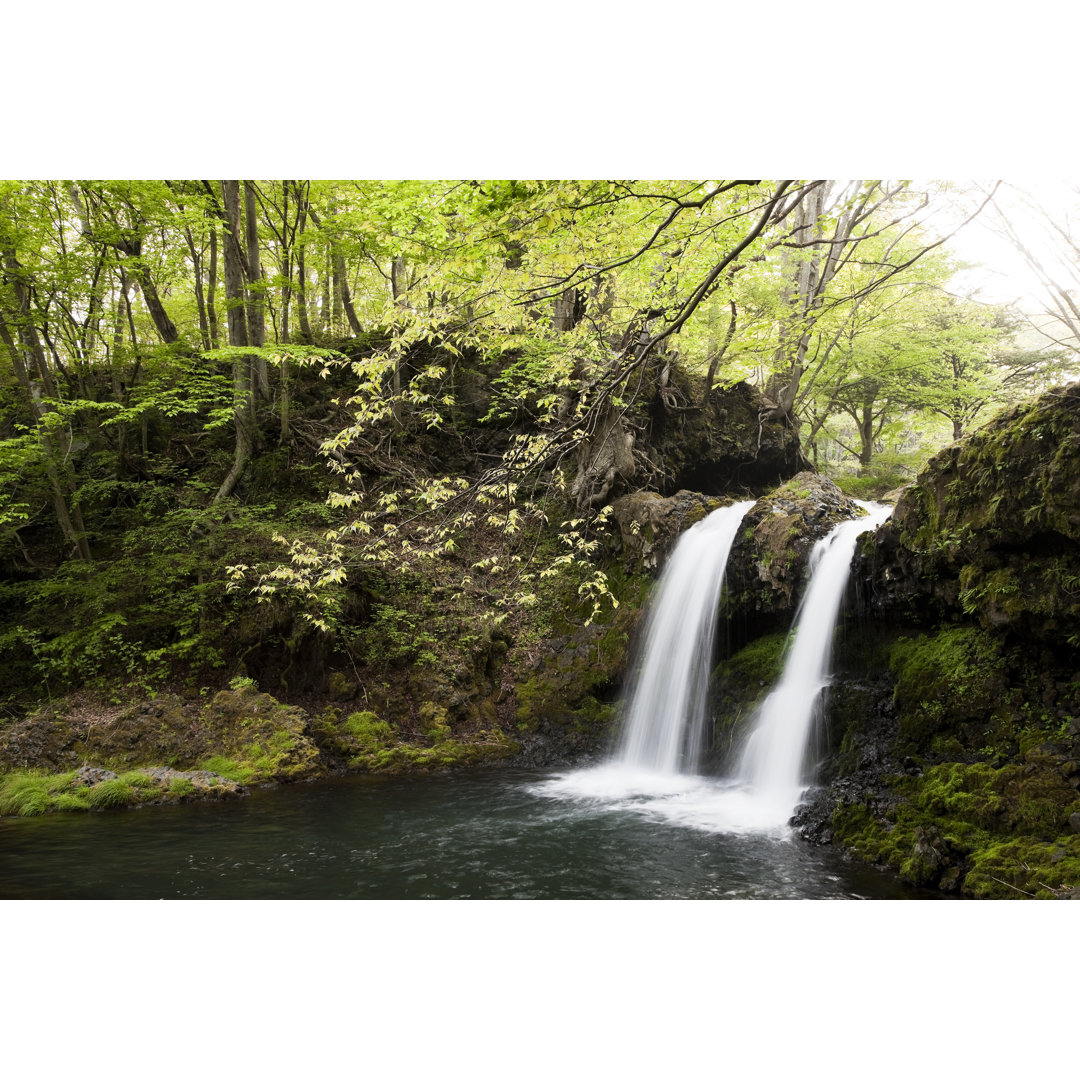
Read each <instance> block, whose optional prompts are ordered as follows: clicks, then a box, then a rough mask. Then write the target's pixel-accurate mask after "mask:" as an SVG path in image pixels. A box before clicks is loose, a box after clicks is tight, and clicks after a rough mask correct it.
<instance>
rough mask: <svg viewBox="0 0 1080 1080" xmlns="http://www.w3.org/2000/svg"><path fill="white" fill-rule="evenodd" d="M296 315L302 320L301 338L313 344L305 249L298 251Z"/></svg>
mask: <svg viewBox="0 0 1080 1080" xmlns="http://www.w3.org/2000/svg"><path fill="white" fill-rule="evenodd" d="M296 315H297V318H298V319H299V320H300V337H301V339H302V340H303V341H304V343H305V344H307V345H310V344H311V342H312V340H313V339H312V335H311V323H310V322H309V321H308V304H307V266H305V265H304V248H303V245H301V246H300V247H299V248H298V249H297V251H296Z"/></svg>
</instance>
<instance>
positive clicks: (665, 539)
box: [611, 491, 725, 571]
mask: <svg viewBox="0 0 1080 1080" xmlns="http://www.w3.org/2000/svg"><path fill="white" fill-rule="evenodd" d="M724 502H725V500H723V499H718V498H710V497H709V496H706V495H702V494H701V493H700V492H696V491H680V492H678V493H677V494H676V495H672V496H669V497H668V498H666V499H665V498H664V497H663V496H662V495H660V494H658V493H657V492H655V491H635V492H634V493H633V494H631V495H623V496H622V497H621V498H618V499H616V500H615V501H614V502H613V503H612V504H611V509H612V516H613V517H614V519H615V523H616V525H617V526H618V535H617V539H615V538H613V544H612V546H613V548H614V549H615V550H616V551H617V552H618V553H620V554H621V555H622V557H623V559H624V561H625V563H626V565H627V566H628V567H629V568H630V569H631V570H645V571H655V570H657V569H658V568H659V567H660V566H662V565H663V563H664V562H665V561H666V560H667V557H668V555H670V554H671V549H672V548H673V547H674V546H675V544H676V542H677V541H678V539H679V537H680V536H681V535H682V534H683V533H684V532H685V531H686V530H687V529H689V528H690V526H691V525H694V524H695V523H696V522H698V521H701V520H702V518H704V517H705V516H706V515H707V514H709V513H711V512H712V511H713V510H716V509H717V508H719V507H720V506H723V505H724Z"/></svg>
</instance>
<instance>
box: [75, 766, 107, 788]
mask: <svg viewBox="0 0 1080 1080" xmlns="http://www.w3.org/2000/svg"><path fill="white" fill-rule="evenodd" d="M116 779H118V774H117V773H114V772H113V771H112V770H111V769H95V768H94V767H93V766H92V765H83V766H82V767H81V768H80V769H78V770H77V771H76V773H75V780H74V782H73V784H72V786H73V787H91V786H93V785H94V784H101V783H104V782H105V781H106V780H116Z"/></svg>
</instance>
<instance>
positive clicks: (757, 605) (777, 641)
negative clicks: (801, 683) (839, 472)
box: [707, 472, 863, 773]
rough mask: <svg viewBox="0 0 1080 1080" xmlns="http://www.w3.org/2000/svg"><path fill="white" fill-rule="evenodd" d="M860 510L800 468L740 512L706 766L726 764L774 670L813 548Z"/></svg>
mask: <svg viewBox="0 0 1080 1080" xmlns="http://www.w3.org/2000/svg"><path fill="white" fill-rule="evenodd" d="M862 513H863V511H862V510H861V509H860V508H859V506H858V505H857V504H856V503H855V502H854V501H853V500H852V499H850V498H848V497H847V496H846V495H845V494H844V493H843V492H842V491H841V490H840V489H839V488H838V487H837V486H836V484H834V483H833V482H832V481H831V480H829V479H827V478H826V477H823V476H819V475H817V474H816V473H811V472H801V473H799V474H798V475H796V476H795V477H793V478H792V479H791V480H789V481H788V482H787V483H785V484H783V485H781V486H780V487H779V488H777V489H776V490H775V491H772V492H770V493H769V494H768V495H765V496H764V497H762V498H761V499H759V500H758V501H757V502H756V503H755V504H754V506H753V507H752V508H751V509H750V511H749V512H748V513H747V515H746V516H745V517H744V518H743V520H742V526H741V528H740V530H739V536H738V537H737V539H736V541H735V544H734V546H733V548H732V550H731V555H730V557H729V559H728V564H727V578H726V589H727V600H726V602H725V605H724V612H725V618H724V620H723V623H722V626H721V632H722V635H723V640H722V642H721V645H722V648H721V650H720V652H721V657H722V658H721V660H720V662H719V666H718V667H717V669H716V672H715V675H714V679H713V686H712V715H713V717H714V729H713V733H712V739H711V747H710V749H709V752H708V756H707V757H708V765H709V767H710V770H711V771H715V772H720V773H723V772H726V771H728V770H729V769H730V768H731V767H732V766H733V764H734V762H735V760H736V759H737V757H738V753H739V749H740V746H741V743H742V740H743V738H744V737H745V735H746V730H747V723H748V721H749V720H750V719H751V718H752V716H753V714H754V709H755V707H756V705H758V704H759V703H760V701H761V700H762V699H763V698H764V697H765V695H766V694H767V693H768V691H769V689H770V688H771V687H772V686H773V685H774V684H775V683H776V681H777V680H778V678H779V676H780V664H781V656H782V653H783V649H784V642H785V640H786V638H787V633H788V630H789V628H790V626H791V622H792V619H793V618H794V615H795V611H796V609H797V608H798V604H799V600H800V598H801V597H802V595H803V591H804V589H805V585H806V579H807V562H808V560H809V557H810V552H811V550H812V548H813V547H814V545H815V544H816V543H817V542H818V541H819V540H821V539H823V538H824V537H826V536H827V535H828V534H829V533H830V532H832V530H833V529H834V528H835V527H836V526H837V525H838V524H840V522H842V521H848V520H851V519H853V518H857V517H860V516H861V515H862Z"/></svg>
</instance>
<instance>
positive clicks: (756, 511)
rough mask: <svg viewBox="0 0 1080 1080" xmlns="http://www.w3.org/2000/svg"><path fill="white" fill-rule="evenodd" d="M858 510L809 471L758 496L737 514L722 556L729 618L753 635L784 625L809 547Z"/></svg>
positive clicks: (829, 483) (802, 579)
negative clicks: (736, 529) (737, 524)
mask: <svg viewBox="0 0 1080 1080" xmlns="http://www.w3.org/2000/svg"><path fill="white" fill-rule="evenodd" d="M861 513H862V511H861V510H860V509H859V507H858V506H857V505H856V504H855V502H854V501H853V500H852V499H849V498H848V497H847V496H846V495H845V494H844V493H843V492H842V491H841V490H840V489H839V488H838V487H837V486H836V484H834V483H833V482H832V481H831V480H829V479H828V478H826V477H824V476H819V475H818V474H817V473H812V472H801V473H798V474H797V475H796V476H795V477H793V478H792V479H791V480H789V481H788V482H787V483H785V484H783V485H782V486H781V487H778V488H777V489H776V490H775V491H772V492H770V493H769V494H768V495H766V496H764V497H763V498H761V499H758V501H757V502H756V503H755V504H754V506H753V507H752V508H751V510H750V512H749V513H748V514H747V515H746V517H745V518H743V523H742V529H741V530H740V533H739V537H738V539H737V540H736V541H735V546H734V548H733V549H732V552H731V558H730V559H729V560H728V570H727V589H728V597H729V611H730V612H731V614H732V616H733V617H735V618H738V619H741V620H742V621H744V622H749V623H750V624H752V625H753V626H754V628H755V630H756V632H757V633H760V632H762V631H764V630H765V629H769V628H771V629H777V630H779V629H786V627H787V626H788V625H789V624H790V622H791V617H792V615H793V614H794V612H795V608H796V607H797V606H798V603H799V597H800V596H801V595H802V587H803V585H804V583H805V580H806V562H807V559H808V558H809V556H810V550H811V548H813V546H814V544H816V543H817V541H818V540H821V539H822V538H823V537H825V536H827V535H828V534H829V532H831V531H832V529H833V528H834V527H835V526H836V525H838V524H839V523H840V522H841V521H846V520H850V519H851V518H856V517H858V516H860V514H861ZM755 636H756V634H755Z"/></svg>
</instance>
